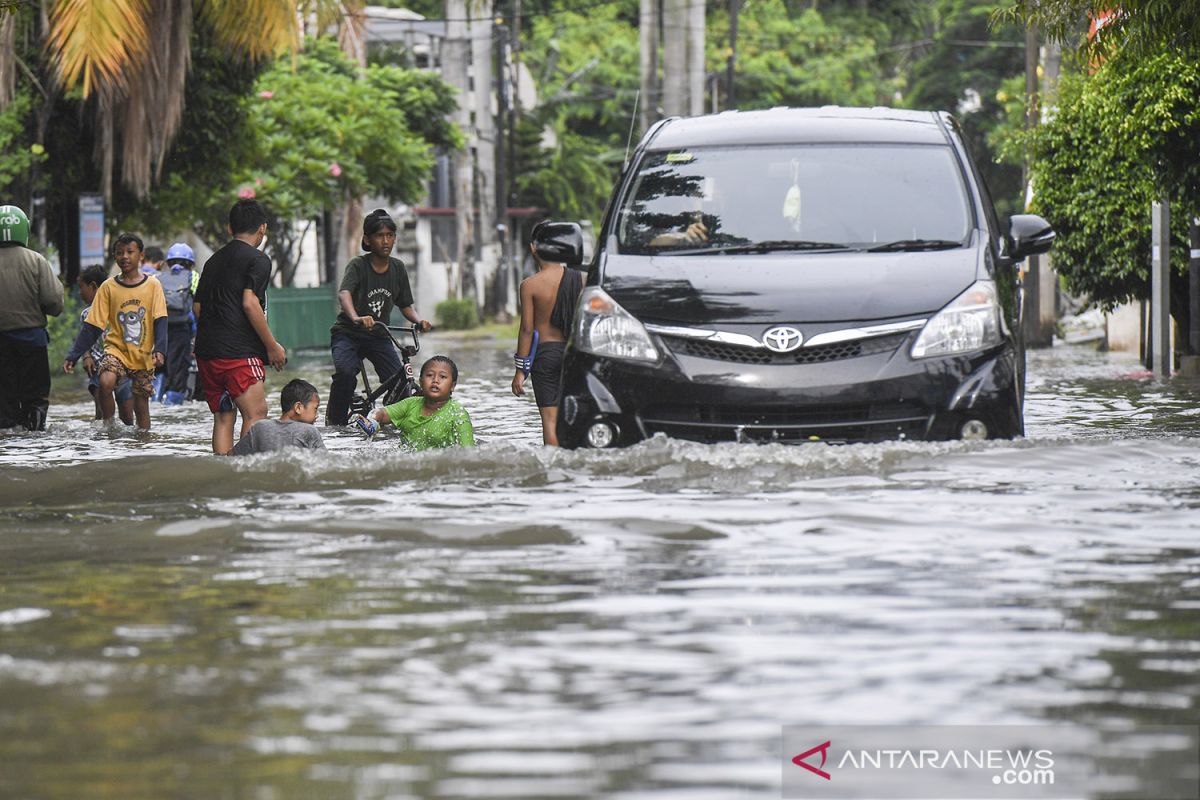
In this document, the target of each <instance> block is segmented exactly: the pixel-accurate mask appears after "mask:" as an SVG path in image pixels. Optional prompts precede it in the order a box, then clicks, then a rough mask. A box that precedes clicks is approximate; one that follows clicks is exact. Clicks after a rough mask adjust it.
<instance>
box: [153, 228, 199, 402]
mask: <svg viewBox="0 0 1200 800" xmlns="http://www.w3.org/2000/svg"><path fill="white" fill-rule="evenodd" d="M166 261H167V263H166V265H165V266H164V267H163V269H162V271H161V272H159V273H158V282H159V283H161V284H162V288H163V295H164V296H165V297H166V299H167V378H166V382H165V383H164V384H163V388H164V395H163V397H162V400H163V402H165V403H166V404H167V405H180V404H182V403H183V401H184V400H186V399H187V396H188V388H187V381H188V369H189V368H190V367H191V365H192V336H193V334H194V333H195V329H196V323H195V317H194V315H193V314H192V300H193V298H194V297H195V295H196V284H197V283H198V282H199V276H198V275H197V274H196V272H195V271H194V270H193V269H192V268H193V267H194V266H195V264H196V254H195V253H194V252H192V248H190V247H188V246H187V245H186V244H184V243H183V242H176V243H175V244H173V245H171V246H170V247H169V248H167V257H166Z"/></svg>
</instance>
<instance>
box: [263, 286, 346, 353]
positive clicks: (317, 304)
mask: <svg viewBox="0 0 1200 800" xmlns="http://www.w3.org/2000/svg"><path fill="white" fill-rule="evenodd" d="M267 315H268V316H267V319H268V321H269V322H270V324H271V332H272V333H274V334H275V338H276V339H278V340H279V343H280V344H282V345H283V346H284V347H286V348H287V349H288V350H311V349H328V348H329V326H330V325H332V324H333V320H334V318H335V317H336V316H337V291H336V288H335V287H334V285H333V284H332V283H328V284H324V285H322V286H313V287H311V288H304V289H298V288H296V287H294V286H289V287H287V288H284V289H276V288H274V287H272V288H270V289H268V290H267Z"/></svg>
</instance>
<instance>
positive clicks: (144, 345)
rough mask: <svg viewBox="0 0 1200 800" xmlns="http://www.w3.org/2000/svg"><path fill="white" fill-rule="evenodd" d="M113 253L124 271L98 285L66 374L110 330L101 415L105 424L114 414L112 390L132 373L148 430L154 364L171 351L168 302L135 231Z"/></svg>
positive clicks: (138, 415) (139, 413)
mask: <svg viewBox="0 0 1200 800" xmlns="http://www.w3.org/2000/svg"><path fill="white" fill-rule="evenodd" d="M112 252H113V257H114V258H115V259H116V261H117V266H118V267H119V268H120V270H121V274H120V275H118V276H116V277H115V278H109V279H108V280H106V281H105V282H104V283H102V284H100V288H99V289H97V290H96V297H95V299H94V300H93V301H92V310H91V311H89V312H88V316H87V319H86V320H85V321H84V324H83V326H82V328H81V329H80V331H79V336H77V337H76V338H75V344H74V345H73V346H72V347H71V351H70V352H69V353H67V357H66V360H64V361H63V372H71V371H72V370H73V369H74V368H75V362H76V361H78V360H79V357H80V356H82V355H83V354H84V353H85V352H87V350H88V348H90V347H91V346H92V344H93V343H95V341H96V340H97V339H99V338H100V336H101V335H102V334H103V333H104V329H105V328H108V334H107V335H106V336H105V337H104V357H103V358H101V359H100V363H99V364H98V365H97V369H98V370H99V372H100V391H99V393H98V395H97V399H98V400H99V401H100V413H101V416H102V417H103V418H104V421H105V422H106V423H109V422H111V421H112V419H113V417H114V416H115V415H116V400H115V399H114V398H113V390H114V389H115V388H116V385H117V381H119V380H120V379H122V378H126V377H128V378H129V379H130V381H131V382H132V384H133V415H134V418H135V419H136V421H137V426H138V428H140V429H142V430H149V429H150V395H151V394H153V392H154V368H155V367H161V366H162V364H163V362H164V361H165V360H166V353H167V324H166V321H165V319H166V316H167V300H166V296H165V295H164V294H163V289H162V284H160V283H159V282H158V279H157V278H154V277H151V276H150V275H146V274H144V273H143V272H142V256H143V254H144V252H145V249H144V247H143V245H142V240H141V239H139V238H138V237H137V236H134V235H133V234H132V233H124V234H121V235H120V236H118V237H117V240H116V241H115V242H113V246H112Z"/></svg>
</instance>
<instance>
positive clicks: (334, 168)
mask: <svg viewBox="0 0 1200 800" xmlns="http://www.w3.org/2000/svg"><path fill="white" fill-rule="evenodd" d="M329 174H330V175H332V176H333V177H335V178H338V177H341V175H342V167H341V165H340V164H338V163H337V162H336V161H335V162H333V163H332V164H330V165H329Z"/></svg>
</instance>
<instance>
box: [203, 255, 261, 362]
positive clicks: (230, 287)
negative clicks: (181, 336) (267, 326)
mask: <svg viewBox="0 0 1200 800" xmlns="http://www.w3.org/2000/svg"><path fill="white" fill-rule="evenodd" d="M270 281H271V259H270V258H268V257H267V254H266V253H263V252H261V251H260V250H256V249H255V248H253V247H251V246H250V245H248V244H246V243H245V242H243V241H242V240H241V239H233V240H231V241H230V242H229V244H227V245H225V246H224V247H222V248H221V249H220V250H218V251H217V252H215V253H213V254H212V257H211V258H209V259H208V261H206V262H204V271H203V272H202V273H200V285H199V286H197V287H196V302H197V303H199V304H200V318H199V319H198V320H197V321H196V351H195V352H196V357H197V358H251V357H258V358H261V359H266V357H267V348H266V345H264V344H263V343H262V340H261V339H259V338H258V334H257V333H255V332H254V328H253V327H252V326H251V325H250V320H248V319H247V318H246V312H245V311H243V310H242V293H243V292H244V291H245V290H246V289H250V290H252V291H253V292H254V294H255V296H257V297H258V302H259V303H260V304H261V305H262V307H263V310H264V312H265V311H266V308H267V284H268V283H270Z"/></svg>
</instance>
